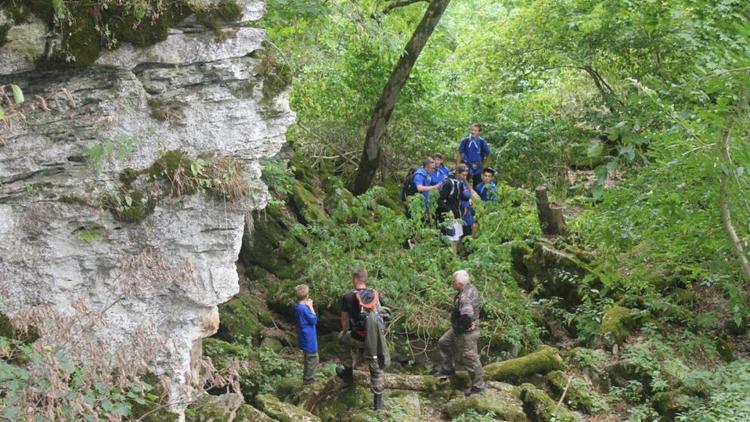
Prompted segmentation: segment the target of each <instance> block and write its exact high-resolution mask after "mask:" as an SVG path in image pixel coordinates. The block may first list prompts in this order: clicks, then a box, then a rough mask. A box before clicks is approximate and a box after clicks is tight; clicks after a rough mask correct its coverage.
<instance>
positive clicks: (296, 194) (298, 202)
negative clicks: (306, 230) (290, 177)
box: [289, 183, 328, 224]
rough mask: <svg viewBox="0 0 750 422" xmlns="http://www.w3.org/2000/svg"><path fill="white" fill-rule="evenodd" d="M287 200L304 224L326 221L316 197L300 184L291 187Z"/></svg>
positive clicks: (324, 213)
mask: <svg viewBox="0 0 750 422" xmlns="http://www.w3.org/2000/svg"><path fill="white" fill-rule="evenodd" d="M289 200H290V201H291V204H292V206H293V207H294V209H295V210H296V211H297V215H298V216H299V217H301V218H302V220H303V222H305V223H308V224H310V223H318V222H321V221H325V220H327V219H328V214H327V213H326V211H325V208H324V207H323V204H322V203H321V202H320V200H319V199H318V197H317V196H316V195H315V194H314V193H313V192H312V191H311V190H309V189H307V188H306V187H305V186H304V184H302V183H294V184H293V185H292V189H291V192H290V194H289Z"/></svg>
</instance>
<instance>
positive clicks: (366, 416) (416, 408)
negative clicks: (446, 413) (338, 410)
mask: <svg viewBox="0 0 750 422" xmlns="http://www.w3.org/2000/svg"><path fill="white" fill-rule="evenodd" d="M384 402H385V407H384V409H383V410H382V411H379V412H376V411H374V410H372V409H371V408H370V407H369V406H372V403H369V404H368V407H367V408H364V409H356V410H353V411H352V410H350V411H349V412H348V414H347V415H346V416H345V417H344V418H343V419H344V420H348V421H349V422H372V421H399V422H422V421H427V420H431V418H430V417H429V416H428V415H424V414H423V413H422V400H421V399H420V396H419V394H417V393H414V392H405V391H398V390H396V391H386V393H385V397H384ZM339 420H340V419H339Z"/></svg>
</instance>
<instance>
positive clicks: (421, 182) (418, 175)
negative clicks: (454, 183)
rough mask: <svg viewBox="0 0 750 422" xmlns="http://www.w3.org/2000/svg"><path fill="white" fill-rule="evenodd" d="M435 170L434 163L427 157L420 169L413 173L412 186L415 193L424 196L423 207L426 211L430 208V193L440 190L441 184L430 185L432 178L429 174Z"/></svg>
mask: <svg viewBox="0 0 750 422" xmlns="http://www.w3.org/2000/svg"><path fill="white" fill-rule="evenodd" d="M433 170H435V161H434V160H433V159H432V158H430V157H427V158H425V159H424V161H423V162H422V167H420V168H418V169H417V171H416V172H415V173H414V186H415V187H416V191H417V192H420V193H421V194H422V195H423V196H424V207H425V209H428V208H429V206H430V191H431V190H436V189H440V187H441V186H442V185H443V183H442V182H441V183H437V184H433V183H432V177H431V176H430V174H431V173H432V171H433Z"/></svg>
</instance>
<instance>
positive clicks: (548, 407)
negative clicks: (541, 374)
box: [521, 383, 576, 422]
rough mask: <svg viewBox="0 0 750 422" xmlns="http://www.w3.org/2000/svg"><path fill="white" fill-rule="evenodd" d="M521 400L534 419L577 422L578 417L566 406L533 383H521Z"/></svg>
mask: <svg viewBox="0 0 750 422" xmlns="http://www.w3.org/2000/svg"><path fill="white" fill-rule="evenodd" d="M521 400H522V401H523V408H524V410H525V411H526V414H527V415H529V416H530V419H531V420H533V421H540V422H575V421H576V418H575V417H574V416H573V414H572V413H570V410H568V409H567V408H566V407H565V406H563V405H562V404H561V405H560V406H558V405H557V403H556V402H555V401H554V400H552V399H551V398H550V396H548V395H547V393H545V392H544V391H542V390H540V389H538V388H536V387H535V386H533V385H531V384H528V383H526V384H522V385H521Z"/></svg>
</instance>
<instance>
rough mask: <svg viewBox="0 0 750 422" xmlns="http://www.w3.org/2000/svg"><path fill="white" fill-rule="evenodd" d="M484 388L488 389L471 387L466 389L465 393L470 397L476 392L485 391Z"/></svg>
mask: <svg viewBox="0 0 750 422" xmlns="http://www.w3.org/2000/svg"><path fill="white" fill-rule="evenodd" d="M484 390H486V388H477V387H471V388H469V389H468V390H466V391H464V394H465V395H466V397H470V396H473V395H474V394H482V393H484Z"/></svg>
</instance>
